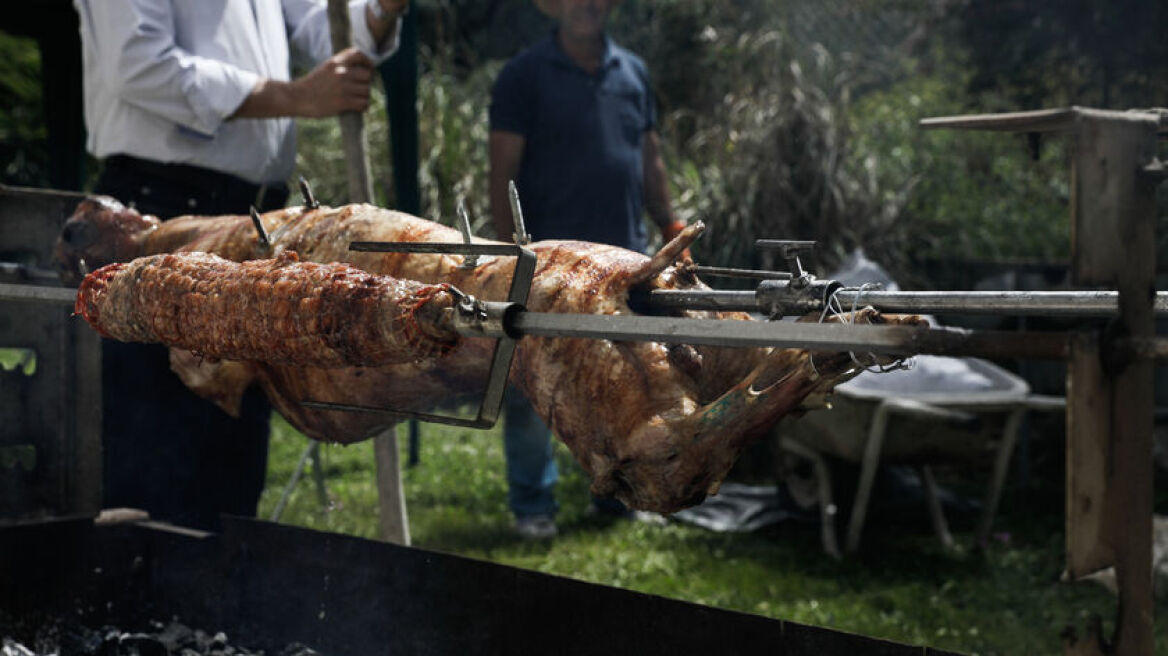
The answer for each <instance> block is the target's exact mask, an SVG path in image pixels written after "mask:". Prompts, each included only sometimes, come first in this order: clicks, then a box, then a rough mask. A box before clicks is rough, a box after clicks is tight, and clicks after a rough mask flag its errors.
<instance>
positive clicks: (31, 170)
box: [0, 32, 48, 186]
mask: <svg viewBox="0 0 1168 656" xmlns="http://www.w3.org/2000/svg"><path fill="white" fill-rule="evenodd" d="M40 71H41V59H40V54H39V52H38V50H37V46H36V42H35V41H34V40H32V39H28V38H22V37H15V36H12V35H9V34H5V33H4V32H0V166H2V167H3V168H2V169H0V182H4V183H7V184H18V185H32V186H37V185H43V184H45V182H46V179H45V177H46V175H47V169H48V153H47V152H46V150H45V139H46V138H47V134H48V133H47V130H46V126H45V122H44V119H43V118H42V116H41V114H42V103H41V85H40V77H41V76H40Z"/></svg>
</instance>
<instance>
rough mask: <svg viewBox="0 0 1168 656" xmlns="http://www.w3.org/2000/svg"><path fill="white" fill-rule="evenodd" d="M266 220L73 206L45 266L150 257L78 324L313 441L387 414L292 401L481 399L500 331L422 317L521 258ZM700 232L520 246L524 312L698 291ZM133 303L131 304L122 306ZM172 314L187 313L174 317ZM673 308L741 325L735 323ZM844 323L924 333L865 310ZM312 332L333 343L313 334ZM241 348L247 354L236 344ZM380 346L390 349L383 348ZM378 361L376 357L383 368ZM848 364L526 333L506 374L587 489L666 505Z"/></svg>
mask: <svg viewBox="0 0 1168 656" xmlns="http://www.w3.org/2000/svg"><path fill="white" fill-rule="evenodd" d="M260 221H261V222H262V225H263V228H264V229H265V232H266V233H267V236H268V239H267V241H266V242H265V241H264V240H263V239H262V238H261V237H260V234H259V233H258V231H257V230H256V228H255V227H254V226H253V223H252V219H251V218H250V217H247V216H221V217H194V216H191V217H180V218H176V219H173V220H170V221H167V222H165V223H162V222H160V221H158V220H157V219H156V218H155V217H152V216H142V215H140V214H139V213H138V212H136V211H134V210H133V209H130V208H127V207H124V206H122V205H121V204H120V203H118V202H116V201H114V200H112V199H109V198H103V197H96V198H91V199H87V200H85V201H83V202H82V203H81V204H80V205H79V206H78V207H77V210H76V212H75V214H74V215H73V217H71V218H70V219H69V221H68V222H67V223H66V224H65V226H64V228H63V231H62V234H61V237H60V239H59V241H58V244H57V259H58V263H59V266H61V267H62V269H63V270H64V271H65V272H66V273H67V275H68V276H70V277H72V278H74V279H80V278H81V276H82V275H83V274H84V273H86V272H89V271H94V270H96V269H98V268H99V267H103V266H105V265H107V264H111V263H130V261H131V260H135V258H144V257H147V256H155V257H153V258H151V259H147V260H136V261H134V262H132V263H130V264H126V265H123V266H118V267H112V268H110V269H105V270H102V271H95V272H94V273H93V274H91V280H90V281H88V282H87V283H86V285H83V286H82V294H81V296H80V297H79V299H78V310H79V313H81V314H83V315H85V316H86V317H87V318H90V319H91V320H93V319H94V317H99V318H100V321H97V322H95V326H97V327H98V328H99V330H102V331H103V332H104V333H105V334H107V335H113V336H115V337H119V338H122V339H135V340H142V341H161V342H163V343H167V344H169V345H171V346H172V347H176V348H172V357H171V362H172V368H173V369H174V370H175V372H176V373H177V374H178V375H179V376H180V377H182V379H183V380H184V382H185V383H186V384H187V385H188V386H189V387H191V389H193V390H194V391H195V392H197V393H199V394H200V395H202V396H204V397H206V398H208V399H211V400H213V401H215V402H216V403H217V404H219V406H220V407H222V408H224V410H225V411H228V412H234V411H236V410H237V408H238V404H239V399H240V398H241V396H242V393H243V391H244V390H245V389H246V388H247V387H248V386H249V385H251V384H253V383H258V384H259V385H261V386H262V387H263V389H264V390H265V392H266V393H267V395H268V397H269V398H270V399H271V401H272V403H273V405H274V406H275V407H276V409H277V410H278V411H279V412H280V413H281V414H283V415H284V417H286V418H287V419H288V421H289V422H290V423H292V424H293V425H294V426H296V427H297V428H298V429H300V430H301V431H303V432H304V433H305V434H306V435H308V436H309V437H312V438H315V439H319V440H328V441H335V442H353V441H357V440H362V439H366V438H369V437H372V436H373V435H375V434H376V433H377V432H379V431H380V430H382V429H384V428H385V427H386V425H387V423H390V422H392V421H393V420H392V418H390V417H387V416H385V415H379V414H373V413H348V412H340V411H332V410H319V409H311V408H308V407H305V406H303V405H301V401H304V400H309V399H311V400H316V401H326V402H335V403H348V404H358V405H368V406H378V407H390V408H396V409H402V410H414V411H420V410H427V409H431V408H433V407H434V406H435V405H436V404H438V403H440V402H441V403H451V402H456V401H457V400H459V399H464V398H473V397H474V396H475V395H476V394H478V393H481V391H482V388H483V386H484V384H485V378H486V374H487V370H488V368H489V364H490V354H491V350H492V346H493V342H492V340H489V339H482V338H461V339H459V338H457V336H455V335H451V334H445V333H443V332H442V329H441V327H440V326H437V324H436V323H433V322H431V323H425V324H424V325H423V324H418V323H416V319H417V317H418V316H420V315H419V312H422V310H419V308H422V307H423V303H425V304H426V305H425V307H426V308H428V310H426V311H430V312H431V314H433V316H434V317H437V316H439V315H440V312H438V313H437V314H434V312H435V311H439V310H441V308H443V307H447V306H449V304H450V303H451V300H450V299H449V298H448V297H447V296H445V295H447V294H448V293H449V292H450V291H451V288H453V290H457V292H459V293H462V294H471V295H474V296H475V297H477V298H482V299H488V300H502V299H504V298H506V295H507V290H508V287H509V285H510V282H511V271H512V268H513V266H514V260H513V259H511V258H485V259H483V260H481V261H480V263H479V264H477V266H474V267H464V266H463V262H464V259H463V257H461V256H458V255H435V254H406V253H369V252H354V251H350V250H348V246H349V243H350V242H353V241H383V242H401V241H416V242H458V241H461V236H460V234H459V233H458V232H457V231H455V230H453V229H451V228H448V227H445V226H442V225H440V224H437V223H433V222H431V221H426V220H424V219H419V218H417V217H413V216H410V215H407V214H403V213H400V212H394V211H389V210H385V209H381V208H377V207H373V206H370V205H348V206H345V207H340V208H328V207H317V208H309V207H291V208H287V209H284V210H279V211H275V212H269V213H267V214H264V215H262V216H261V217H260ZM701 229H702V228H701V226H700V225H693V226H690V227H689V228H687V229H686V230H685V231H684V232H683V233H682V234H681V235H680V236H678V237H677V238H676V239H674V240H673V241H672V242H670V243H669V244H667V245H665V246H664V247H663V248H662V250H661V251H659V252H658V253H657V254H655V255H654V256H653V257H647V256H645V255H642V254H639V253H635V252H632V251H628V250H625V249H622V248H617V247H613V246H605V245H600V244H593V243H586V242H579V241H543V242H537V243H535V244H532V245H531V246H530V248H531V249H532V250H533V251H534V252H535V253H536V255H537V257H538V262H537V266H536V271H535V279H534V282H533V284H532V289H531V293H530V296H529V299H528V302H527V308H528V309H529V310H532V311H536V312H560V313H587V314H632V313H633V310H631V309H630V307H629V302H628V298H629V292H630V290H633V289H634V288H637V289H642V290H648V289H695V288H702V287H703V285H702V283H701V282H700V281H698V280H697V279H696V278H695V277H694V276H692V275H690V274H688V273H687V272H686V270H685V269H684V268H683V267H679V266H675V265H674V260H675V259H676V258H677V257H678V255H679V254H680V253H681V252H682V251H683V250H684V249H685V248H687V247H688V246H689V245H690V244H691V243H692V242H693V240H694V239H696V238H697V236H698V234H699V233H700V231H701ZM161 254H174V255H165V256H163V255H161ZM184 254H190V255H184ZM203 254H213V255H214V256H217V257H211V256H209V255H203ZM293 254H294V255H293ZM254 260H262V261H260V262H253V261H254ZM235 263H245V264H244V265H238V264H235ZM312 263H316V264H312ZM319 265H326V266H319ZM369 274H374V275H369ZM200 276H202V277H200ZM362 276H365V277H366V278H370V280H365V278H362ZM245 279H246V280H245ZM241 281H244V282H246V284H243V285H242V286H240V283H241ZM336 281H342V283H343V284H342V283H337V282H336ZM344 281H350V282H344ZM326 288H327V289H326ZM374 288H377V289H381V290H382V291H378V292H376V293H375V292H373V291H370V290H372V289H374ZM244 289H246V291H241V290H244ZM322 289H323V290H324V291H321V290H322ZM329 289H334V290H335V293H334V292H330V291H328V290H329ZM118 294H120V296H119V295H118ZM345 294H348V295H349V296H345ZM376 294H382V295H383V296H384V297H385V298H388V299H390V300H389V302H390V303H394V304H397V305H394V306H393V307H394V310H393V313H392V314H391V318H392V321H390V322H389V323H385V321H382V320H381V319H376V318H372V319H367V320H363V319H361V318H360V317H363V316H366V314H367V313H366V314H362V312H363V310H360V309H359V306H360V305H361V303H365V302H366V300H367V299H369V298H373V296H376ZM111 299H113V300H111ZM117 299H121V300H117ZM126 299H132V300H133V301H134V303H136V305H134V307H135V308H138V309H135V310H134V311H133V312H131V311H130V310H128V309H127V308H129V307H130V301H128V300H126ZM330 299H331V300H330ZM338 299H339V300H338ZM363 299H365V300H363ZM245 300H246V302H244V301H245ZM99 301H100V302H99ZM212 301H214V302H215V303H218V305H210V304H209V303H212ZM182 303H187V306H185V307H187V308H188V309H176V308H180V305H181V304H182ZM192 304H193V305H192ZM191 307H193V308H195V309H193V310H192V309H189V308H191ZM142 308H145V309H142ZM200 308H202V309H200ZM211 308H214V309H211ZM403 308H404V309H403ZM135 313H139V314H143V313H144V315H145V316H138V314H135ZM424 313H425V312H422V314H424ZM680 314H681V315H683V316H691V317H701V318H719V319H724V320H731V321H747V320H750V317H749V316H747V315H745V314H741V313H731V312H688V311H686V312H681V313H680ZM99 315H100V316H99ZM212 315H213V316H217V317H220V318H221V319H223V320H224V321H227V322H228V323H229V325H235V326H245V325H246V326H248V327H249V330H250V331H251V333H250V334H251V337H250V338H249V339H251V341H250V342H248V341H247V340H243V339H242V338H240V337H239V335H238V333H240V332H242V331H238V330H224V329H222V328H217V327H215V326H218V325H219V324H211V323H206V324H203V323H199V322H200V321H203V320H204V319H205V317H207V316H212ZM370 316H372V315H370ZM855 319H856V320H857V321H860V322H868V323H883V322H887V321H894V322H897V323H917V322H919V319H917V318H915V317H893V318H884V317H881V316H880V315H879V314H877V313H875V312H873V311H871V310H865V311H863V312H861V313H859V316H857V317H856V318H855ZM379 321H381V324H380V325H376V324H378V322H379ZM395 321H396V322H398V323H394V322H395ZM231 322H234V323H231ZM410 322H414V323H410ZM386 325H388V326H390V328H388V329H386V327H385V326H386ZM103 326H104V327H103ZM192 326H196V328H192ZM200 326H201V327H200ZM321 326H325V327H328V326H333V327H334V332H332V333H328V334H327V335H326V336H325V337H320V336H319V334H322V333H320V330H321V328H320V327H321ZM337 326H343V330H344V331H346V332H347V333H348V334H347V335H346V336H345V338H344V339H340V338H338V337H337V336H336V334H335V332H336V330H337V329H336V327H337ZM363 326H364V327H363ZM393 326H397V328H394V327H393ZM411 326H412V328H411ZM436 326H437V327H436ZM140 329H141V330H142V331H143V332H141V333H137V332H133V331H135V330H140ZM119 330H130V331H131V332H129V333H121V334H119V332H118V331H119ZM410 330H413V331H414V332H413V333H409V331H410ZM306 331H307V332H312V331H317V333H318V334H316V335H315V336H314V335H308V336H305V333H306ZM395 331H401V333H402V334H403V335H405V334H407V333H408V334H410V335H414V336H415V337H417V336H418V335H422V334H423V333H425V332H426V331H429V334H427V335H424V336H425V337H426V338H427V339H429V340H430V341H429V342H426V343H425V344H422V345H421V346H419V344H418V343H415V342H416V341H417V340H416V339H414V338H413V337H411V338H409V339H404V340H402V339H398V337H400V335H399V336H398V337H395ZM127 335H128V336H127ZM377 335H383V336H384V337H375V336H377ZM346 339H347V340H349V341H345V340H346ZM257 340H258V341H257ZM395 340H396V341H395ZM228 342H230V343H228ZM237 342H239V343H242V344H243V346H241V347H240V348H245V349H250V350H231V349H232V348H235V346H236V343H237ZM383 343H385V344H389V346H378V344H383ZM265 345H268V346H270V348H267V347H265ZM179 347H181V348H179ZM410 349H414V350H410ZM419 349H420V350H419ZM191 351H194V352H195V353H192V352H191ZM375 353H382V354H383V355H385V354H388V355H385V357H382V358H381V359H377V358H374V354H375ZM217 358H219V359H217ZM230 358H238V359H230ZM363 358H367V359H363ZM216 359H217V360H216ZM854 373H856V365H855V361H854V360H853V359H852V358H851V357H850V355H849V354H847V353H816V354H814V355H813V354H811V353H809V352H807V351H803V350H798V349H760V348H719V347H709V346H688V345H678V344H674V345H668V344H665V343H661V342H650V341H638V342H632V341H629V342H618V341H610V340H603V339H580V338H544V337H527V338H523V339H521V340H520V341H519V344H518V347H517V349H516V354H515V360H514V363H513V366H512V369H511V375H510V380H511V382H512V383H513V384H514V385H516V386H517V387H518V388H519V389H520V390H521V391H522V392H523V393H524V394H525V395H526V396H527V398H528V399H529V400H530V401H531V403H532V405H533V406H534V407H535V410H536V412H537V413H538V414H539V415H540V416H541V417H542V418H543V419H544V421H545V422H546V423H547V425H548V426H549V427H550V428H551V430H552V431H553V432H554V433H555V435H556V436H557V437H558V438H559V439H561V440H562V441H563V442H564V443H565V444H567V446H568V447H569V449H570V450H571V451H572V453H573V455H574V456H575V458H576V459H577V460H578V461H579V463H580V465H581V466H582V467H583V468H584V469H585V471H586V472H587V473H588V474H589V476H590V477H591V479H592V492H593V493H594V494H596V495H599V496H610V495H612V496H615V497H617V498H618V499H620V500H621V501H623V502H624V503H625V504H627V505H628V506H630V507H632V508H636V509H643V510H653V511H658V512H673V511H676V510H679V509H681V508H684V507H687V506H691V505H694V504H697V503H700V502H701V501H702V500H703V499H704V498H705V497H706V495H708V494H713V493H714V492H716V491H717V489H718V486H719V485H720V483H721V481H722V480H723V478H724V477H725V476H726V474H727V473H728V472H729V470H730V467H731V466H732V465H733V463H734V461H735V459H736V458H737V456H738V454H739V453H740V452H741V450H742V449H743V447H745V446H746V445H747V444H748V443H749V442H750V441H751V440H752V439H755V438H757V437H758V436H760V435H761V434H762V433H763V432H764V431H765V430H766V429H768V428H769V427H770V426H772V425H773V424H774V423H775V422H777V421H778V420H779V419H780V418H781V417H783V416H785V415H787V414H789V413H791V412H792V411H794V410H797V409H798V408H800V406H801V404H803V403H804V401H805V400H806V399H808V397H814V398H819V397H821V396H822V395H823V394H825V393H827V392H829V391H830V390H831V388H832V387H833V386H834V385H836V384H838V383H839V382H842V381H844V380H846V379H847V378H849V377H850V376H851V375H854Z"/></svg>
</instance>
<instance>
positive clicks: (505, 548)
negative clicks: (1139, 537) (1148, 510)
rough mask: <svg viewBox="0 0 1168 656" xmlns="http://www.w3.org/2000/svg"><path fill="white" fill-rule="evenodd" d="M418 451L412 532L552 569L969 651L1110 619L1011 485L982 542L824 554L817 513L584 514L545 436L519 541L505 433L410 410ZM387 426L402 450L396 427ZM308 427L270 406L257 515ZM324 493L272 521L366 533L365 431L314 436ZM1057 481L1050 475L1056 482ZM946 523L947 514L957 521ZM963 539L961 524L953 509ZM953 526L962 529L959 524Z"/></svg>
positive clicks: (1162, 611) (889, 539) (1044, 516)
mask: <svg viewBox="0 0 1168 656" xmlns="http://www.w3.org/2000/svg"><path fill="white" fill-rule="evenodd" d="M421 430H422V436H421V450H420V462H419V464H418V465H416V466H414V467H409V468H406V469H405V470H404V474H403V478H404V486H405V494H406V499H407V505H408V512H409V519H410V530H411V532H412V538H413V544H414V546H416V547H420V548H423V549H431V550H436V551H442V552H447V553H455V554H460V555H463V556H469V557H473V558H480V559H485V560H490V561H494V562H498V563H504V564H507V565H511V566H514V567H521V568H526V569H531V570H537V571H540V572H546V573H550V574H556V575H561V576H568V577H572V578H575V579H580V580H585V581H590V582H595V583H601V584H605V585H612V586H617V587H621V588H627V589H631V590H637V591H640V592H645V593H650V594H657V595H662V596H665V597H670V598H676V599H682V600H686V601H690V602H694V603H699V604H705V605H708V606H715V607H719V608H726V609H731V610H737V611H744V612H748V613H756V614H759V615H764V616H767V617H774V618H782V619H787V620H792V621H796V622H802V623H807V624H813V625H818V626H825V627H831V628H834V629H838V630H842V631H848V632H855V633H862V634H866V635H870V636H875V637H881V638H886V639H891V640H896V641H900V642H906V643H911V644H919V645H929V646H934V647H939V648H944V649H951V650H956V651H960V652H964V653H971V654H987V655H988V654H1055V653H1061V651H1062V646H1061V641H1060V638H1059V633H1060V632H1061V631H1062V630H1063V628H1064V626H1066V625H1067V624H1068V623H1072V624H1074V625H1076V626H1078V627H1083V626H1085V625H1086V618H1088V617H1090V616H1091V615H1092V614H1098V615H1100V616H1102V617H1103V618H1104V619H1105V620H1107V621H1108V622H1109V621H1110V619H1111V618H1112V617H1113V616H1114V610H1113V607H1114V601H1113V599H1112V598H1111V597H1110V596H1109V594H1108V593H1106V592H1104V591H1103V590H1102V588H1100V587H1098V586H1096V585H1094V584H1086V583H1084V584H1077V585H1067V584H1063V583H1059V582H1058V577H1059V574H1060V572H1061V570H1062V548H1063V547H1062V539H1063V538H1062V532H1061V521H1062V518H1061V516H1059V515H1058V513H1051V512H1045V513H1039V512H1036V510H1035V508H1036V507H1037V506H1038V505H1040V504H1039V503H1038V501H1037V500H1029V501H1027V500H1019V499H1017V498H1015V497H1018V496H1025V495H1018V494H1012V493H1011V492H1010V491H1009V490H1008V491H1007V496H1006V499H1005V502H1004V505H1005V507H1004V508H1003V512H1002V514H1001V515H1000V516H999V520H998V522H997V523H996V525H995V526H996V530H997V531H998V533H997V534H996V539H995V540H994V541H993V543H992V544H991V545H990V546H989V547H988V548H987V549H986V550H984V551H974V550H971V549H969V548H968V547H965V548H958V549H957V550H955V551H952V552H946V551H944V550H942V549H941V548H940V547H939V546H938V544H937V543H936V540H935V538H933V537H932V535H931V534H930V533H929V532H928V529H927V526H921V525H919V524H918V525H904V524H902V525H895V526H886V527H881V526H879V525H878V523H877V522H875V521H873V522H870V523H869V524H868V526H867V527H866V529H865V534H864V545H863V547H862V553H861V554H859V555H858V556H856V557H853V558H849V559H846V560H844V561H843V562H835V561H833V560H831V559H829V558H828V557H826V556H824V555H823V553H822V551H821V550H820V547H819V541H818V528H817V527H816V526H813V525H807V524H798V523H793V522H786V523H783V524H780V525H779V526H777V527H773V528H770V529H766V530H763V531H760V532H757V533H751V534H719V533H713V532H709V531H706V530H703V529H699V528H696V527H693V526H689V525H686V524H682V523H679V522H671V523H669V524H668V525H666V526H654V525H650V524H642V523H634V522H624V521H617V522H606V521H601V520H597V519H595V518H592V517H589V516H586V515H585V514H584V508H585V507H586V505H587V503H588V499H589V497H588V482H587V479H586V477H585V476H584V474H583V473H582V471H581V470H580V468H579V467H578V466H577V465H576V464H575V463H574V461H572V459H571V457H570V456H569V454H568V453H567V450H566V449H565V448H563V447H562V446H559V447H558V451H557V457H558V458H559V464H560V469H561V481H560V485H559V487H558V488H557V498H558V500H559V502H560V505H561V511H560V515H559V518H558V520H559V521H558V523H559V526H560V531H561V535H560V537H559V538H557V539H556V540H554V541H549V542H543V543H530V542H524V541H520V540H518V539H516V538H515V537H513V536H512V534H511V532H510V514H509V512H508V510H507V505H506V480H505V478H504V475H503V471H504V462H503V450H502V437H501V435H500V434H499V431H498V429H495V430H491V431H471V430H467V429H459V428H451V427H445V426H437V425H431V424H423V425H422V429H421ZM402 433H403V436H402V438H403V439H401V440H400V442H401V448H402V449H403V453H402V458H403V462H405V448H406V440H405V439H404V430H403V431H402ZM305 446H306V440H305V438H304V437H303V436H301V435H299V434H298V433H297V432H296V431H295V430H294V429H292V428H290V427H289V426H288V424H287V423H285V422H284V421H283V419H281V418H279V417H276V420H275V423H274V433H273V441H272V453H271V464H270V467H269V475H268V488H267V490H266V491H265V493H264V497H263V499H262V501H261V516H264V517H267V516H269V514H270V513H271V511H272V509H273V508H274V507H275V504H276V502H277V500H278V499H279V497H280V493H281V491H282V490H283V487H284V485H285V484H286V482H287V481H288V480H289V477H290V476H291V474H292V471H293V469H294V467H295V465H296V462H297V460H298V459H299V456H300V454H301V452H302V451H303V449H304V447H305ZM322 460H323V465H324V470H325V474H326V481H327V483H326V484H327V489H328V495H329V500H330V501H329V504H328V507H322V506H321V504H320V502H319V500H318V499H317V495H316V491H315V490H314V489H313V485H312V480H311V478H310V477H309V478H306V479H304V480H302V482H301V483H300V485H299V486H297V488H296V489H295V491H294V492H293V494H292V497H291V499H290V501H289V504H288V506H287V508H286V509H285V511H284V513H283V515H282V517H281V520H280V521H282V522H286V523H291V524H296V525H300V526H306V527H310V528H315V529H320V530H326V531H335V532H340V533H346V534H352V535H357V536H364V537H374V536H375V535H376V533H377V496H376V490H375V486H374V481H375V473H374V465H373V453H372V445H371V443H370V442H364V443H360V444H356V445H352V446H347V447H341V446H335V445H327V446H325V447H324V448H323V449H322ZM1056 494H1057V491H1056ZM955 524H956V523H955ZM954 528H955V529H956V530H958V531H959V533H958V537H959V540H960V538H962V537H964V538H966V542H968V535H969V528H968V527H967V526H966V527H962V526H961V525H960V524H956V525H955V527H954ZM963 528H964V531H962V529H963ZM1166 606H1168V605H1166V604H1165V603H1164V602H1163V601H1161V602H1158V604H1157V609H1156V610H1157V623H1156V628H1157V653H1165V654H1168V607H1166Z"/></svg>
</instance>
